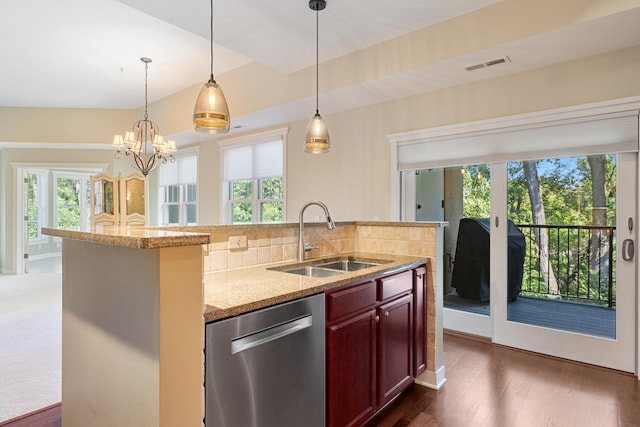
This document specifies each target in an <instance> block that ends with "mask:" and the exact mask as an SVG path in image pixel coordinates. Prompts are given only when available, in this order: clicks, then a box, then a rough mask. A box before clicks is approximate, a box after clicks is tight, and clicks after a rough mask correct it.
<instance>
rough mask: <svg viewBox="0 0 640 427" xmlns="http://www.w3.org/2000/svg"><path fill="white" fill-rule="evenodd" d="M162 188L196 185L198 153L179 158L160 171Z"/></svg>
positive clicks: (165, 165) (162, 166)
mask: <svg viewBox="0 0 640 427" xmlns="http://www.w3.org/2000/svg"><path fill="white" fill-rule="evenodd" d="M158 171H159V172H160V173H159V177H158V178H159V183H160V186H166V185H178V184H195V183H196V182H197V181H198V157H197V155H196V153H192V154H187V155H184V156H177V157H176V161H175V162H171V161H168V162H167V163H165V164H163V165H161V166H160V168H159V169H158Z"/></svg>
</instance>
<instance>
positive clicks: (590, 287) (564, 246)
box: [463, 155, 616, 304]
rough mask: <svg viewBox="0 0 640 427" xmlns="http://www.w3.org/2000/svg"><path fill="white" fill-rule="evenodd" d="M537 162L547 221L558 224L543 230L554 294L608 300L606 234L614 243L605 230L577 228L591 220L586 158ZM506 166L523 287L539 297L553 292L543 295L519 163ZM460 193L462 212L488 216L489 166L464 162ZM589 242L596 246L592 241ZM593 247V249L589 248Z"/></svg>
mask: <svg viewBox="0 0 640 427" xmlns="http://www.w3.org/2000/svg"><path fill="white" fill-rule="evenodd" d="M604 161H605V170H606V174H605V181H604V187H605V195H606V203H607V210H606V224H607V225H608V226H611V227H613V226H615V220H616V218H615V212H616V158H615V156H614V155H609V156H606V157H605V158H604ZM536 165H537V170H538V176H539V183H540V189H541V193H542V199H543V205H544V210H545V215H546V224H547V225H553V226H560V227H554V228H550V229H548V233H549V248H548V250H549V254H550V255H549V256H550V268H551V269H552V270H553V271H554V273H555V276H556V279H557V283H558V288H559V292H560V295H559V296H560V297H562V298H563V299H569V300H577V301H589V302H595V303H599V304H607V299H608V294H609V290H610V289H611V290H612V291H613V290H614V288H615V277H614V272H615V268H613V267H614V263H615V240H614V235H611V239H612V240H611V241H612V243H613V244H610V243H609V237H610V236H609V233H610V231H609V230H589V229H581V228H579V227H577V226H587V227H588V226H591V225H592V207H593V193H592V182H591V179H592V178H591V170H590V166H589V162H588V160H587V157H574V158H563V159H545V160H538V161H537V162H536ZM507 168H508V184H507V185H508V193H507V199H508V200H507V204H508V205H507V212H508V215H509V219H511V220H512V221H513V222H514V223H515V224H517V225H518V226H519V227H520V229H521V231H522V232H523V233H524V234H525V239H526V258H525V265H524V270H525V271H524V278H523V284H522V289H523V292H524V293H525V294H528V295H535V296H540V297H558V295H549V294H548V284H547V283H545V281H544V280H543V275H542V274H541V271H540V266H539V265H538V248H537V247H536V238H535V233H536V229H535V228H533V227H532V224H533V222H534V221H533V216H532V210H531V202H530V199H529V194H528V190H527V181H526V178H525V174H524V168H523V162H510V163H509V164H508V166H507ZM463 194H464V204H463V206H464V211H463V215H464V216H465V217H480V218H487V217H489V216H490V213H491V204H490V194H491V193H490V170H489V166H488V165H472V166H465V167H464V169H463ZM594 234H595V235H596V236H595V237H594ZM592 242H596V243H597V245H596V246H593V244H592ZM594 248H595V249H596V252H593V250H594ZM610 248H613V249H611V250H610ZM610 260H611V261H610ZM610 267H611V268H610ZM614 295H615V293H614Z"/></svg>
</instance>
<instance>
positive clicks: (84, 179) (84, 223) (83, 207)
mask: <svg viewBox="0 0 640 427" xmlns="http://www.w3.org/2000/svg"><path fill="white" fill-rule="evenodd" d="M58 179H79V180H80V181H81V184H80V185H81V186H82V187H83V188H85V189H86V194H85V195H84V196H85V197H80V198H79V199H78V204H79V206H78V208H79V209H80V227H81V229H83V230H84V229H86V228H87V227H88V225H89V224H90V223H91V174H89V173H80V172H63V171H53V182H52V187H53V190H52V191H53V193H52V194H51V202H52V209H53V224H55V226H56V227H60V225H59V224H58V212H59V210H60V208H61V206H60V205H59V204H58ZM83 213H84V214H83Z"/></svg>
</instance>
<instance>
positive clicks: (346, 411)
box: [326, 309, 377, 427]
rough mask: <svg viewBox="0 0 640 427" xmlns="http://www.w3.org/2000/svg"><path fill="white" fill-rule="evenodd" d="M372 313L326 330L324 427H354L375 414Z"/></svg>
mask: <svg viewBox="0 0 640 427" xmlns="http://www.w3.org/2000/svg"><path fill="white" fill-rule="evenodd" d="M376 327H377V322H376V311H375V310H374V309H370V310H367V311H365V312H364V313H361V314H358V315H356V316H353V317H350V318H348V319H346V320H344V321H341V322H338V323H336V324H334V325H332V326H329V327H328V328H327V337H326V338H327V344H328V345H327V379H328V385H329V387H328V388H329V392H328V399H327V406H328V408H330V409H329V411H328V417H327V420H328V422H327V425H329V426H335V427H338V426H355V425H361V424H362V423H364V422H365V421H366V420H368V419H369V418H371V417H372V416H373V414H374V413H375V411H376V407H377V405H376V396H375V384H376V347H377V345H376V344H377V339H376V337H377V332H376Z"/></svg>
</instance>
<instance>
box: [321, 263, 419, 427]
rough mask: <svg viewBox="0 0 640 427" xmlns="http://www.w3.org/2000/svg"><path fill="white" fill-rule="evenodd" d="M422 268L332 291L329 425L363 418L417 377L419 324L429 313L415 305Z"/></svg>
mask: <svg viewBox="0 0 640 427" xmlns="http://www.w3.org/2000/svg"><path fill="white" fill-rule="evenodd" d="M419 270H420V268H418V269H417V270H407V271H404V272H400V273H397V274H393V275H390V276H386V277H380V278H377V279H376V280H372V281H368V282H364V283H359V284H356V285H350V286H346V287H342V288H338V289H335V290H332V291H329V292H327V294H326V313H327V314H326V318H327V329H326V340H327V425H328V426H330V427H344V426H360V425H362V424H364V423H365V422H366V421H368V420H369V419H371V418H372V417H373V416H374V415H375V414H376V413H377V411H379V410H380V409H382V408H383V407H384V405H386V404H387V403H388V402H389V401H391V400H392V399H393V398H395V397H396V396H397V395H398V394H400V393H401V392H402V391H403V390H404V389H406V388H407V387H408V386H409V385H411V383H412V382H413V380H414V378H415V372H416V365H417V364H418V363H419V362H417V361H416V359H415V351H414V350H415V348H414V347H421V348H424V339H425V337H424V328H422V332H420V334H422V335H417V334H418V332H416V331H415V328H414V323H419V319H422V316H426V314H421V313H418V307H414V298H415V295H414V293H415V291H416V277H417V276H416V271H419ZM423 276H424V275H423ZM423 276H422V277H423ZM418 288H420V286H418ZM420 298H424V293H421V295H420ZM424 308H425V306H424V304H423V303H420V304H419V309H420V310H422V311H424ZM418 318H419V319H418ZM425 318H426V317H425ZM416 319H418V320H416ZM423 324H424V322H421V325H423ZM422 353H424V351H423V352H422Z"/></svg>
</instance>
